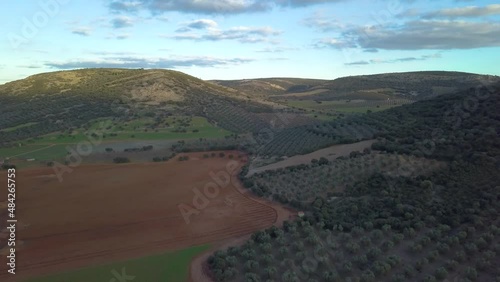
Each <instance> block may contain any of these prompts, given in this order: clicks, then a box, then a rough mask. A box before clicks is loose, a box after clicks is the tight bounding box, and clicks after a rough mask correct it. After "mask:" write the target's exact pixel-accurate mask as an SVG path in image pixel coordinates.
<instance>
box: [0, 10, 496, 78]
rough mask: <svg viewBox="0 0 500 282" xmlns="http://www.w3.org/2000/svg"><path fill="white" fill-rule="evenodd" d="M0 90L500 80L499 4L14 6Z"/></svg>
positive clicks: (2, 49) (0, 47)
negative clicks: (126, 71)
mask: <svg viewBox="0 0 500 282" xmlns="http://www.w3.org/2000/svg"><path fill="white" fill-rule="evenodd" d="M0 17H1V18H2V25H1V27H0V31H1V32H0V35H1V41H0V54H1V55H0V56H1V60H0V72H1V75H0V83H5V82H8V81H12V80H16V79H21V78H24V77H26V76H29V75H32V74H36V73H41V72H48V71H57V70H67V69H75V68H88V67H128V68H140V67H143V68H168V69H176V70H179V71H182V72H185V73H188V74H190V75H193V76H196V77H200V78H202V79H241V78H257V77H307V78H323V79H334V78H337V77H341V76H348V75H358V74H371V73H383V72H401V71H419V70H454V71H466V72H474V73H484V74H494V75H500V68H499V67H498V65H500V4H496V3H495V2H494V1H470V0H444V1H430V0H425V1H424V0H388V1H384V0H371V1H369V0H352V1H347V0H344V1H342V0H288V1H286V0H268V1H257V0H219V1H208V0H112V1H97V0H87V1H77V0H38V1H31V0H19V1H2V2H1V4H0Z"/></svg>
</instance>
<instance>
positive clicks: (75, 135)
mask: <svg viewBox="0 0 500 282" xmlns="http://www.w3.org/2000/svg"><path fill="white" fill-rule="evenodd" d="M153 123H154V119H153V118H140V119H135V120H132V121H127V122H116V123H113V121H112V120H111V119H98V120H95V121H94V122H92V123H91V124H90V125H89V126H88V127H87V128H80V129H77V130H74V131H73V132H72V133H51V134H47V135H43V136H40V137H36V138H31V139H28V140H25V141H21V142H19V143H18V145H16V146H13V147H5V148H0V158H17V159H31V158H33V159H36V160H37V161H48V160H55V159H60V158H63V157H64V156H65V155H66V154H67V152H68V151H67V148H66V147H68V146H70V147H71V146H75V145H77V144H78V143H79V142H84V141H91V140H92V137H89V136H91V135H92V133H95V134H97V136H95V137H94V138H95V139H99V136H102V137H103V138H102V141H101V142H103V143H119V142H123V141H148V140H189V139H199V138H206V139H217V138H224V137H225V136H229V135H231V134H232V133H231V132H230V131H227V130H225V129H222V128H219V127H216V126H214V125H212V124H210V123H209V122H208V121H207V120H206V119H205V118H203V117H184V116H176V117H168V118H166V119H165V120H164V121H163V123H162V124H161V125H156V126H153ZM151 127H153V128H151Z"/></svg>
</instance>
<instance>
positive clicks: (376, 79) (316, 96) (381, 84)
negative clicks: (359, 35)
mask: <svg viewBox="0 0 500 282" xmlns="http://www.w3.org/2000/svg"><path fill="white" fill-rule="evenodd" d="M485 81H486V82H488V83H494V82H497V81H500V77H498V76H490V75H480V74H473V73H465V72H448V71H422V72H403V73H385V74H373V75H360V76H348V77H342V78H337V79H334V80H315V79H298V78H263V79H245V80H226V81H224V80H216V81H213V82H214V83H217V84H219V85H221V86H226V87H232V88H234V89H237V90H239V91H242V92H245V93H247V94H249V95H251V94H253V93H257V94H263V93H267V94H268V95H269V96H271V97H273V98H275V99H280V98H286V99H305V98H307V99H312V100H323V101H328V100H337V99H368V100H371V99H374V100H377V99H387V98H392V97H410V98H414V99H417V100H419V99H425V98H428V97H433V96H438V95H441V94H446V93H453V92H456V91H458V90H461V89H466V88H469V87H475V86H478V85H480V84H481V83H484V82H485ZM249 92H250V93H249Z"/></svg>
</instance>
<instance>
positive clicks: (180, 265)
mask: <svg viewBox="0 0 500 282" xmlns="http://www.w3.org/2000/svg"><path fill="white" fill-rule="evenodd" d="M209 247H210V246H209V245H203V246H196V247H191V248H188V249H184V250H180V251H176V252H171V253H166V254H162V255H155V256H149V257H143V258H139V259H134V260H128V261H123V262H115V263H112V264H108V265H103V266H96V267H89V268H84V269H80V270H76V271H72V272H67V273H62V274H57V275H52V276H47V277H42V278H35V279H28V280H24V282H69V281H71V282H89V281H113V279H115V280H116V281H119V278H116V277H115V274H117V275H118V276H120V275H122V276H125V275H127V276H128V278H129V279H132V278H131V277H132V276H133V277H135V278H134V281H138V282H142V281H144V282H146V281H155V282H163V281H165V282H167V281H168V282H185V281H187V279H188V275H189V264H190V262H191V260H192V259H193V258H194V257H195V256H196V255H198V254H200V253H202V252H203V251H206V250H208V248H209ZM122 279H123V278H122Z"/></svg>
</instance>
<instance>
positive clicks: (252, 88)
mask: <svg viewBox="0 0 500 282" xmlns="http://www.w3.org/2000/svg"><path fill="white" fill-rule="evenodd" d="M327 81H328V80H322V79H305V78H258V79H242V80H212V81H211V82H212V83H215V84H217V85H221V86H226V87H230V88H234V89H237V90H239V91H241V92H244V93H247V94H249V95H252V97H254V96H259V95H260V96H262V95H263V96H269V95H281V94H285V93H294V92H299V91H305V90H308V89H310V88H313V87H316V86H319V85H322V84H324V83H326V82H327Z"/></svg>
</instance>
